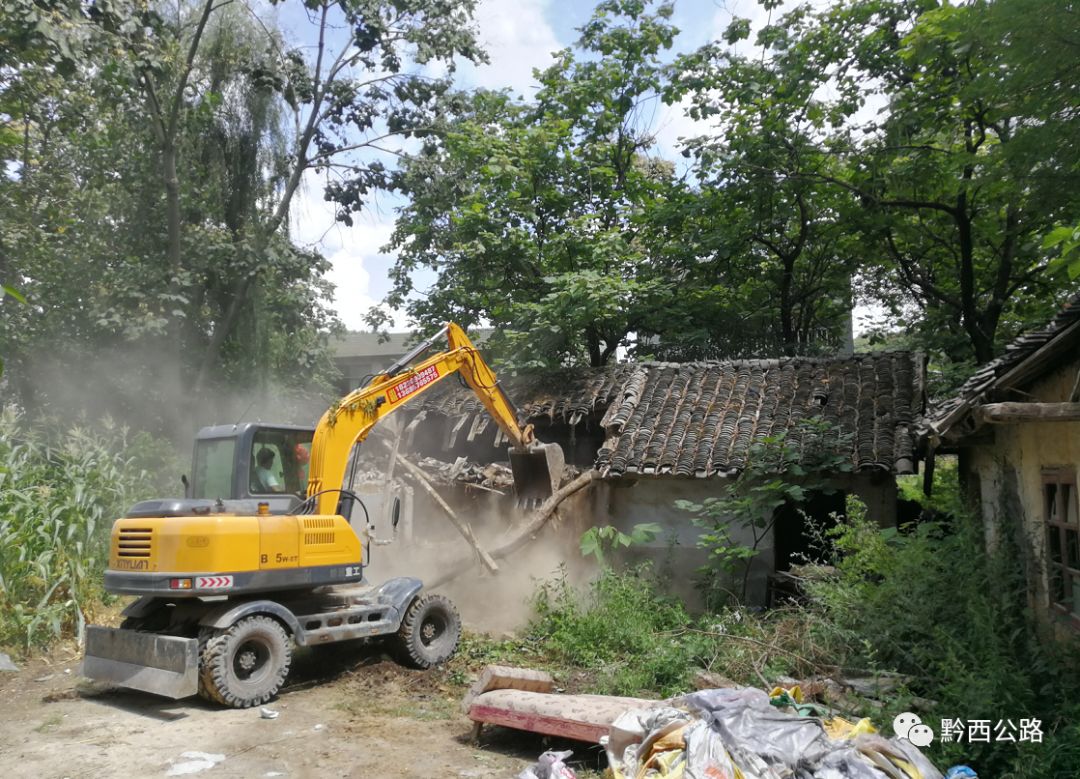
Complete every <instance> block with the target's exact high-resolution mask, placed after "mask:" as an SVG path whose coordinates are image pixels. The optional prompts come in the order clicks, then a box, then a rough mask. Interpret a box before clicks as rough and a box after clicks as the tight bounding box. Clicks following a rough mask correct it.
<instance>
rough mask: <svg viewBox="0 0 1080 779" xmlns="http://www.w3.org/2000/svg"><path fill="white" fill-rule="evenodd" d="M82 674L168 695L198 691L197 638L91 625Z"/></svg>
mask: <svg viewBox="0 0 1080 779" xmlns="http://www.w3.org/2000/svg"><path fill="white" fill-rule="evenodd" d="M82 675H83V676H85V677H87V678H88V679H93V680H95V681H100V682H110V683H112V684H117V685H120V686H121V687H130V688H131V689H133V690H142V691H144V692H152V693H156V694H157V695H164V696H166V697H168V698H186V697H188V696H189V695H194V694H195V693H197V692H198V691H199V640H198V639H196V638H178V637H177V636H159V635H157V634H156V633H139V632H137V631H134V630H120V629H117V628H104V627H98V626H95V625H91V626H89V627H87V628H86V655H85V656H84V657H83V665H82Z"/></svg>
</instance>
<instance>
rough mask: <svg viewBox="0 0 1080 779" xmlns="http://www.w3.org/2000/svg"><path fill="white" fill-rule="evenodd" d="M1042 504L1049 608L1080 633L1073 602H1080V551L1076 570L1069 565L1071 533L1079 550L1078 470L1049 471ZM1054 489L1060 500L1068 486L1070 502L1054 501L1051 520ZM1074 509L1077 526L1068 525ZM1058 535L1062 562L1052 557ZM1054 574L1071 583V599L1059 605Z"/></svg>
mask: <svg viewBox="0 0 1080 779" xmlns="http://www.w3.org/2000/svg"><path fill="white" fill-rule="evenodd" d="M1041 485H1042V501H1043V511H1042V514H1043V516H1042V519H1043V525H1044V526H1045V527H1046V574H1047V579H1046V584H1047V588H1046V589H1047V600H1048V601H1049V604H1050V609H1051V611H1052V612H1053V613H1055V614H1057V615H1059V616H1060V617H1062V618H1063V621H1065V622H1067V623H1068V624H1070V625H1071V626H1072V627H1074V628H1077V629H1080V615H1078V614H1077V609H1076V604H1075V603H1074V602H1073V601H1074V599H1075V598H1077V596H1078V595H1077V592H1076V591H1075V590H1076V589H1080V588H1077V587H1076V586H1075V585H1074V584H1073V582H1074V581H1076V580H1077V579H1080V550H1078V554H1077V559H1076V560H1075V561H1074V562H1075V564H1076V566H1075V567H1074V566H1073V565H1070V561H1069V535H1068V533H1069V531H1072V532H1073V533H1074V534H1075V538H1076V539H1077V540H1076V543H1077V545H1078V547H1080V496H1077V491H1076V488H1077V479H1076V470H1075V468H1047V469H1044V470H1043V472H1042V480H1041ZM1051 486H1055V487H1057V488H1058V489H1057V495H1058V496H1059V497H1060V495H1061V490H1060V488H1061V487H1063V486H1067V487H1068V488H1069V489H1068V498H1067V500H1065V501H1061V500H1060V499H1058V500H1055V503H1054V508H1055V516H1050V494H1049V488H1050V487H1051ZM1070 504H1071V508H1072V509H1073V513H1072V517H1073V519H1074V520H1075V521H1074V522H1070V521H1069V509H1070ZM1055 534H1056V535H1057V539H1058V549H1059V551H1060V562H1057V561H1055V560H1054V557H1053V553H1052V552H1051V549H1052V546H1051V538H1052V537H1053V536H1054V535H1055ZM1055 573H1056V574H1057V575H1059V576H1060V577H1061V580H1062V582H1068V584H1069V593H1070V595H1071V597H1070V598H1068V599H1066V600H1064V601H1059V600H1056V593H1055V591H1054V587H1053V581H1054V575H1055Z"/></svg>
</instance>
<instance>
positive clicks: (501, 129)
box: [371, 0, 677, 367]
mask: <svg viewBox="0 0 1080 779" xmlns="http://www.w3.org/2000/svg"><path fill="white" fill-rule="evenodd" d="M648 6H649V4H648V3H645V2H636V1H635V0H611V1H610V2H604V3H601V4H600V5H599V6H598V7H597V9H596V11H595V13H594V15H593V17H592V19H591V20H590V22H589V23H588V24H586V25H585V26H584V27H583V28H582V29H581V39H580V41H579V42H578V50H579V52H578V53H577V54H575V52H574V51H572V50H566V51H563V52H561V53H560V54H559V55H558V56H557V61H556V64H554V65H553V66H552V67H551V68H549V69H548V70H546V71H544V72H543V73H540V74H538V78H539V80H540V83H541V89H540V91H539V92H538V94H537V96H536V99H535V101H531V102H519V101H516V100H513V99H511V98H510V97H509V96H508V95H506V94H501V93H489V92H479V93H477V94H475V95H472V96H462V98H461V104H460V105H459V109H458V111H457V112H456V115H455V116H454V117H453V118H452V120H450V121H448V122H447V124H446V126H444V127H443V128H442V129H441V132H440V134H439V136H438V137H437V138H432V139H430V141H429V143H427V144H426V145H425V147H424V149H423V150H422V151H421V153H419V154H416V155H412V156H410V157H409V158H407V159H406V160H405V161H404V162H403V165H402V171H401V175H400V177H399V178H398V184H399V185H400V187H401V189H402V190H403V191H404V192H405V193H406V194H407V195H408V196H409V198H410V201H409V203H408V204H407V205H406V206H404V207H403V208H402V210H401V213H400V215H399V218H398V222H397V225H396V229H395V232H394V235H393V238H392V240H391V244H390V248H391V249H393V250H395V251H396V252H397V255H398V259H397V262H396V264H395V267H394V269H393V271H392V278H393V280H394V282H395V286H394V288H393V290H392V291H391V293H390V295H389V296H388V297H387V299H386V302H387V303H388V304H390V305H391V306H393V307H404V308H405V310H406V311H407V312H408V314H409V315H410V317H412V319H413V320H414V321H415V322H417V323H419V324H421V325H422V326H425V327H434V326H436V325H437V324H438V323H440V322H443V321H445V320H447V319H456V320H458V321H461V322H463V323H465V324H476V323H478V322H488V323H491V324H493V325H495V326H496V327H498V328H500V331H501V337H502V338H503V339H504V342H503V344H502V346H503V347H504V349H505V351H504V354H507V355H510V356H511V359H512V360H513V361H514V362H515V364H517V365H519V366H525V367H528V366H532V367H539V366H553V365H563V364H572V363H576V364H589V365H603V364H604V363H606V362H608V361H609V360H610V359H611V358H612V356H613V355H614V354H615V352H616V349H618V348H619V347H620V346H625V345H627V344H628V342H629V340H630V337H631V334H633V333H638V334H639V335H640V334H642V333H647V332H649V331H650V329H651V328H652V323H653V321H654V320H655V319H656V318H657V317H659V316H661V315H662V313H663V311H664V309H665V307H666V306H668V305H670V304H671V302H672V300H673V297H674V295H675V281H674V279H673V278H671V276H670V275H669V274H667V273H665V272H664V269H663V268H662V267H661V265H660V263H659V262H658V261H657V255H658V252H657V247H656V246H655V245H650V243H649V238H650V233H649V231H648V230H647V229H646V228H645V225H644V222H645V220H646V219H647V214H648V212H649V210H650V209H651V208H652V206H653V205H654V204H655V203H656V202H658V201H661V200H663V199H664V198H665V197H667V196H668V195H669V193H670V192H671V191H672V190H673V189H674V188H675V187H676V186H677V182H675V181H674V177H673V167H672V166H671V165H670V164H667V163H664V162H662V161H658V160H653V159H650V158H649V156H648V153H649V151H650V149H651V147H652V144H653V139H652V136H651V134H650V132H649V128H648V126H647V122H646V120H645V116H646V115H647V114H648V113H649V108H648V106H649V104H650V103H651V102H652V101H655V100H656V99H658V93H659V90H660V87H661V79H662V65H661V62H660V56H661V53H662V52H663V51H664V50H665V49H667V48H668V47H670V46H671V42H672V39H673V36H674V34H675V32H676V31H675V29H674V28H673V27H672V26H671V25H670V23H669V21H668V20H669V18H670V16H671V13H672V9H671V6H670V5H667V4H662V5H659V6H657V7H656V8H655V9H650V8H649V7H648ZM421 268H430V269H432V270H434V271H435V272H436V274H437V281H436V283H435V284H434V285H433V286H432V288H431V289H430V290H425V291H424V294H423V295H415V294H414V293H415V292H416V290H415V289H414V283H415V282H414V272H415V271H417V270H418V269H421ZM371 321H372V323H373V324H375V325H381V324H383V323H384V322H385V316H384V315H383V314H382V313H381V312H379V311H378V310H375V311H373V312H372V314H371ZM493 345H494V344H493Z"/></svg>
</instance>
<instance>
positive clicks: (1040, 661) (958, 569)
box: [809, 511, 1080, 779]
mask: <svg viewBox="0 0 1080 779" xmlns="http://www.w3.org/2000/svg"><path fill="white" fill-rule="evenodd" d="M849 513H850V514H851V516H850V517H849V520H848V521H847V522H846V523H844V524H842V525H840V526H838V527H837V528H836V529H834V530H833V531H830V532H831V535H832V536H833V541H834V545H835V552H836V559H835V562H836V569H837V575H836V576H835V577H833V578H830V579H825V580H820V581H817V582H813V583H811V584H809V591H810V595H811V598H812V603H811V606H810V608H811V610H812V611H813V612H814V613H816V614H817V615H819V617H820V618H819V619H818V620H817V622H816V623H815V630H814V638H815V641H816V642H818V643H819V644H822V645H824V646H828V647H829V648H830V652H831V653H832V654H833V655H834V656H835V657H836V658H838V661H839V662H841V663H842V664H844V665H846V666H854V667H875V668H884V669H888V670H895V671H897V672H899V673H901V674H904V675H906V676H908V677H910V678H911V679H912V681H911V682H910V683H909V686H910V692H911V693H912V694H914V695H918V696H919V697H920V698H921V699H922V700H923V701H924V702H929V704H930V709H929V710H928V711H926V712H925V713H924V714H923V719H924V720H925V721H928V722H931V723H934V724H937V723H939V722H940V720H941V719H942V718H949V719H961V720H963V721H965V722H968V721H969V720H990V721H991V724H992V725H993V724H994V723H996V722H998V721H999V720H1000V721H1002V722H1005V721H1008V720H1011V721H1012V722H1013V723H1014V724H1016V723H1018V722H1019V720H1020V719H1021V718H1024V719H1040V720H1041V721H1042V723H1043V729H1044V734H1045V737H1044V743H1042V744H1016V743H1009V742H1004V743H1003V742H998V741H996V740H995V741H990V742H989V743H981V742H977V743H967V742H966V741H965V742H963V743H956V742H954V743H951V744H942V743H940V741H939V742H935V744H934V746H933V747H931V749H930V754H931V755H932V756H933V757H934V758H935V759H937V760H939V761H940V762H941V764H943V765H948V764H950V763H952V762H960V761H964V762H968V763H971V764H972V765H974V766H975V767H976V768H977V769H978V770H979V775H980V776H983V775H988V776H995V777H1031V778H1032V779H1034V778H1035V777H1044V776H1047V777H1049V776H1074V775H1075V773H1074V771H1073V769H1074V767H1075V766H1076V765H1080V728H1078V727H1077V725H1076V724H1075V723H1076V722H1077V715H1078V714H1080V705H1078V704H1077V703H1076V701H1077V700H1078V695H1080V676H1078V675H1077V670H1078V669H1077V663H1076V655H1075V649H1074V650H1073V651H1071V652H1070V651H1069V650H1068V648H1067V647H1064V646H1058V645H1057V644H1056V642H1055V641H1054V640H1053V639H1052V638H1051V637H1050V636H1047V635H1045V634H1044V632H1043V631H1042V630H1040V628H1039V626H1037V625H1035V624H1032V622H1031V621H1030V614H1031V612H1030V608H1029V606H1028V601H1027V591H1026V584H1025V579H1024V573H1023V570H1022V563H1021V560H1022V556H1021V554H1020V552H1019V550H1017V549H1014V548H1010V547H1009V545H1008V544H1003V546H1002V547H1001V548H1000V549H998V550H997V551H996V553H995V554H987V553H986V552H985V551H984V546H983V536H982V529H981V527H980V526H979V525H978V524H977V523H976V522H975V521H974V520H972V519H971V518H970V517H968V516H966V515H965V514H964V513H963V512H962V511H955V518H954V519H953V520H952V521H951V522H950V523H949V524H942V523H936V522H926V523H922V524H920V525H918V526H916V527H915V528H912V529H910V530H909V532H906V533H901V532H898V531H897V530H896V529H884V530H883V529H880V528H878V527H876V526H875V525H873V524H872V523H870V522H869V521H867V520H865V519H864V518H862V517H860V515H859V512H857V511H856V512H849ZM909 702H910V698H908V699H907V700H905V699H904V698H903V697H900V698H898V700H896V701H894V702H893V703H892V705H891V706H887V707H886V709H885V711H883V712H882V714H881V717H882V718H883V719H888V718H891V716H892V714H893V713H895V711H899V710H901V707H903V706H906V705H908V703H909ZM1066 767H1070V768H1068V769H1067V768H1066Z"/></svg>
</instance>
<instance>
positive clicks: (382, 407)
mask: <svg viewBox="0 0 1080 779" xmlns="http://www.w3.org/2000/svg"><path fill="white" fill-rule="evenodd" d="M444 336H445V337H446V340H447V342H448V348H446V349H445V350H444V351H441V352H439V353H436V354H434V355H432V356H430V357H428V358H426V359H423V360H420V361H418V360H419V358H420V357H421V356H422V355H423V354H424V353H425V352H427V351H428V350H429V349H431V348H432V346H434V344H435V343H436V341H437V340H439V339H441V338H443V337H444ZM414 363H415V364H414ZM455 373H456V374H458V375H459V376H461V378H462V379H463V380H464V382H465V384H467V385H468V386H469V387H470V388H471V389H472V390H473V392H475V393H476V394H477V396H478V397H479V399H480V401H481V403H483V405H484V407H485V408H486V409H487V411H488V412H489V413H490V414H491V415H492V416H493V417H494V418H495V421H496V422H497V423H498V424H499V426H500V427H501V428H502V430H503V431H504V432H505V434H506V435H507V436H508V437H509V439H510V441H511V442H512V446H511V450H510V463H511V470H512V472H513V476H514V483H515V490H516V491H517V494H518V498H519V502H525V503H535V502H536V501H538V500H541V499H543V498H544V497H546V496H549V495H551V494H552V492H553V491H554V490H555V489H556V488H557V486H558V480H559V478H560V476H561V474H562V471H563V464H564V462H563V452H562V449H560V448H559V447H558V445H556V444H541V443H539V442H537V441H536V440H535V439H534V436H533V432H532V428H531V426H526V427H524V428H522V427H520V426H519V424H518V421H517V414H516V412H515V410H514V407H513V405H512V404H511V402H510V400H509V398H507V396H506V394H505V393H504V392H503V390H502V388H501V387H500V386H499V383H498V381H497V380H496V378H495V375H494V373H493V372H492V371H491V369H490V368H489V367H488V365H487V363H486V362H484V360H483V358H482V357H481V356H480V353H479V352H478V351H477V349H476V347H475V346H473V344H472V343H471V342H470V341H469V339H468V337H467V336H466V335H465V332H464V331H463V330H462V329H461V328H460V327H458V326H457V325H456V324H453V323H449V324H447V325H446V327H444V328H443V329H442V330H441V331H440V332H439V333H438V334H437V335H436V336H434V337H433V338H431V339H429V340H428V341H425V342H424V343H422V344H420V345H419V346H418V347H417V348H416V349H414V350H413V351H411V352H410V353H409V354H407V355H405V356H404V357H403V358H402V359H401V360H399V361H398V362H397V363H396V364H395V365H393V366H392V367H390V368H388V369H387V370H386V371H385V372H383V373H381V374H379V375H377V376H375V377H374V378H372V379H371V380H370V381H369V382H368V383H367V384H366V386H364V387H361V388H360V389H357V390H355V391H353V392H351V393H350V394H348V395H347V396H345V397H344V398H342V399H341V400H340V401H339V402H337V403H335V404H334V405H333V406H332V407H331V408H330V409H329V410H328V411H327V412H326V413H325V414H324V415H323V417H322V419H321V420H320V421H319V424H318V426H317V427H316V428H315V430H314V435H313V437H310V438H308V436H309V435H310V434H309V433H308V434H305V431H304V429H303V428H289V427H286V426H281V425H277V426H272V425H266V426H261V425H250V424H248V425H242V426H241V425H233V426H229V427H231V429H232V430H233V434H232V435H230V434H229V433H228V429H229V428H228V427H226V426H219V427H216V428H207V429H206V430H209V431H210V434H208V435H207V436H205V437H203V436H200V438H201V440H200V441H198V442H197V445H196V451H195V470H194V472H193V477H194V484H187V482H186V480H185V484H186V485H187V487H188V495H187V496H186V497H185V498H184V499H169V500H151V501H143V502H141V503H138V504H136V505H135V506H134V507H133V508H132V509H131V511H130V512H129V513H128V515H127V516H126V517H124V518H123V519H118V520H116V522H115V523H114V525H113V528H112V536H111V546H110V553H109V565H108V569H107V570H106V572H105V589H106V590H108V591H109V592H113V593H117V594H123V595H138V596H140V597H139V598H138V599H137V600H135V601H134V602H133V603H131V604H130V605H129V606H128V607H127V608H126V609H125V610H124V612H123V617H124V620H123V622H122V624H121V626H120V627H119V628H107V627H101V626H89V627H88V628H87V630H86V649H85V656H84V659H83V667H82V673H83V675H84V676H86V677H88V678H90V679H94V680H98V681H103V682H109V683H112V684H117V685H120V686H124V687H129V688H132V689H137V690H143V691H146V692H152V693H156V694H159V695H164V696H167V697H171V698H183V697H187V696H190V695H195V694H199V695H201V696H203V697H205V698H207V699H209V700H211V701H215V702H217V703H221V704H224V705H227V706H233V707H236V708H246V707H249V706H257V705H260V704H262V703H265V702H266V701H268V700H270V699H271V698H272V697H273V696H274V695H275V694H276V693H277V692H278V690H279V689H280V688H281V686H282V684H283V683H284V681H285V678H286V676H287V675H288V672H289V666H290V663H291V660H292V649H293V646H294V644H295V645H300V646H312V645H319V644H327V643H332V642H335V641H343V640H348V639H361V638H364V639H371V638H380V637H382V638H385V639H387V640H388V641H389V643H390V647H391V650H392V651H393V653H394V655H395V656H396V657H397V658H398V660H399V661H401V662H403V663H405V664H406V665H410V666H413V667H418V668H427V667H431V666H433V665H437V664H440V663H443V662H445V661H446V660H447V659H449V657H450V656H451V655H452V654H453V652H454V650H455V649H456V647H457V643H458V639H459V637H460V634H461V621H460V618H459V616H458V613H457V610H456V608H455V607H454V605H453V604H452V603H451V602H450V600H449V599H447V598H446V597H444V596H442V595H438V594H424V593H422V592H421V590H422V588H423V583H422V582H421V581H420V580H419V579H416V578H412V577H400V578H396V579H391V580H389V581H387V582H385V583H383V584H381V585H380V586H377V587H373V586H370V585H368V583H367V582H366V581H365V580H364V567H365V565H366V564H367V562H368V559H369V547H370V530H371V526H370V523H369V522H368V521H367V520H365V521H364V522H362V523H360V522H358V523H357V524H358V525H360V526H359V527H356V526H354V525H353V524H350V521H349V519H347V518H348V517H351V516H353V508H354V507H356V506H359V507H360V508H362V509H363V504H362V503H361V502H360V499H359V497H358V496H357V495H355V494H354V493H352V492H351V491H350V490H348V489H347V488H346V487H345V477H346V469H347V467H348V462H349V456H350V453H351V452H352V450H353V447H354V446H355V445H356V444H358V443H360V442H362V441H363V440H364V438H365V437H366V436H367V435H368V433H369V432H370V431H371V429H372V428H373V427H374V425H375V424H376V423H378V421H379V420H380V419H382V418H383V417H385V416H386V415H387V414H390V413H392V412H393V411H395V410H396V409H398V408H400V407H401V406H402V405H403V404H405V403H406V402H407V401H409V400H412V399H413V398H415V397H417V396H419V395H421V394H423V393H424V392H425V391H426V390H428V389H430V388H432V387H434V386H435V385H436V384H437V383H438V382H439V381H441V380H443V379H445V378H447V377H448V376H451V375H452V374H455ZM308 430H310V428H309V429H308ZM305 438H307V439H308V440H309V441H310V450H308V449H307V448H306V447H305V443H306V442H305V441H304V439H305ZM267 452H269V454H267ZM271 455H278V456H279V457H278V458H275V457H273V456H271ZM275 459H278V460H286V461H288V464H290V465H299V464H300V462H301V461H302V460H303V459H307V460H308V462H307V464H306V465H307V489H306V497H305V498H303V499H300V498H296V499H294V500H293V504H294V505H293V506H291V507H289V509H287V510H286V511H285V513H278V512H280V511H281V510H282V509H281V508H280V506H281V504H280V501H281V499H282V494H281V492H278V490H285V489H287V488H288V486H289V478H288V477H286V474H285V473H284V472H283V471H281V470H279V471H278V472H277V473H276V474H275V472H274V460H275ZM277 467H278V468H280V467H281V463H280V462H279V463H278V466H277ZM282 477H284V478H282ZM291 478H292V479H293V482H294V484H295V481H296V476H295V471H293V476H292V477H291ZM215 492H216V493H217V495H216V496H215V495H214V493H215ZM262 493H266V495H265V496H264V495H262ZM224 496H228V497H224ZM271 496H273V497H271ZM264 497H265V499H263V498H264ZM275 501H277V502H276V504H275ZM272 506H273V507H274V508H273V509H272ZM397 508H398V507H397V506H396V505H395V506H394V507H393V517H394V521H395V522H396V519H397V515H398V512H397ZM363 513H364V514H365V515H366V509H363Z"/></svg>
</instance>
